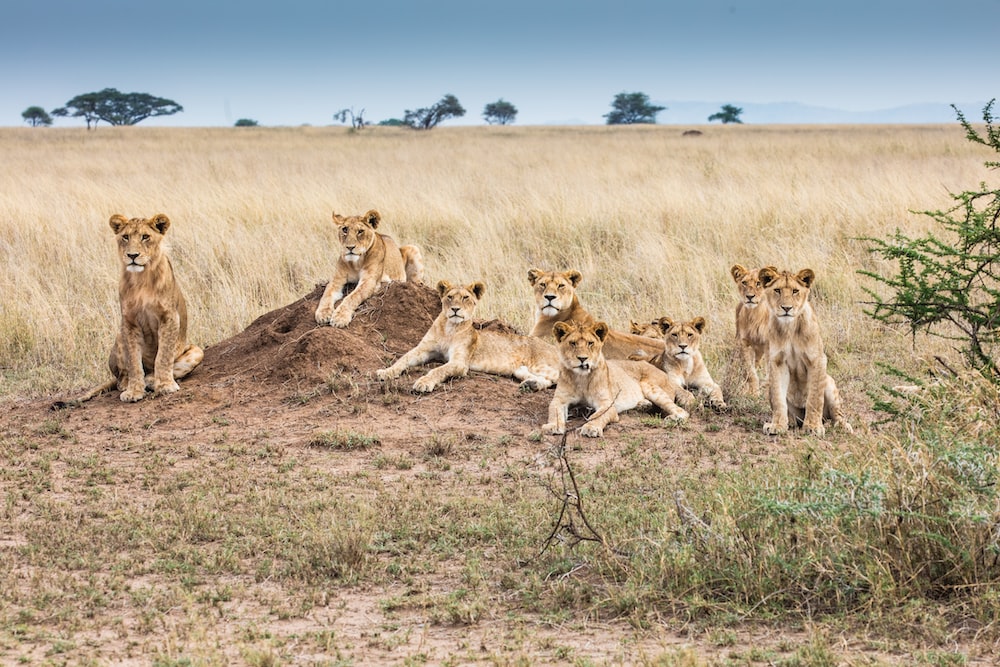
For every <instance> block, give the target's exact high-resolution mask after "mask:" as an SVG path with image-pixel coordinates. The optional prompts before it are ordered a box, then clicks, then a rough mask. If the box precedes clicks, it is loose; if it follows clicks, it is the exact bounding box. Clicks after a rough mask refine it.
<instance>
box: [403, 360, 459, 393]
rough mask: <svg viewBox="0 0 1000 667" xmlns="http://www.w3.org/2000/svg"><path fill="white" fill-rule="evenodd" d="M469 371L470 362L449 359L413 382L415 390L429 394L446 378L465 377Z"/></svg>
mask: <svg viewBox="0 0 1000 667" xmlns="http://www.w3.org/2000/svg"><path fill="white" fill-rule="evenodd" d="M468 372H469V366H468V364H465V363H463V362H461V361H449V362H448V363H446V364H443V365H441V366H438V367H437V368H435V369H434V370H432V371H430V372H429V373H427V374H425V375H423V376H422V377H419V378H417V380H416V382H414V383H413V391H416V392H420V393H422V394H428V393H430V392H432V391H434V388H435V387H437V386H438V385H439V384H441V383H442V382H444V381H445V380H447V379H449V378H453V377H465V375H467V374H468Z"/></svg>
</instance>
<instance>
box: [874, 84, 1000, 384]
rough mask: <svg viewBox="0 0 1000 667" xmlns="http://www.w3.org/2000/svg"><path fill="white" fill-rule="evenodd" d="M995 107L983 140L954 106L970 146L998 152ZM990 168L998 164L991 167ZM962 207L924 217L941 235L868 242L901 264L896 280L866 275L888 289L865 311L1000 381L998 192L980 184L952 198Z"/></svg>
mask: <svg viewBox="0 0 1000 667" xmlns="http://www.w3.org/2000/svg"><path fill="white" fill-rule="evenodd" d="M995 101H996V100H991V101H990V102H989V103H988V104H987V105H986V107H985V108H984V109H983V120H984V122H985V124H986V127H985V135H983V134H980V133H979V131H977V130H976V128H974V127H973V126H972V124H971V123H970V122H969V121H968V120H966V118H965V116H964V115H962V112H961V111H959V110H958V109H957V108H956V107H955V106H954V105H952V108H953V109H955V112H956V113H957V114H958V120H959V122H960V123H961V124H962V127H963V128H965V134H966V138H967V139H968V140H969V141H972V142H975V143H978V144H982V145H983V146H987V147H989V148H992V149H993V150H994V151H996V152H997V153H1000V128H998V127H997V126H996V125H994V118H993V113H992V109H993V104H994V102H995ZM985 164H986V166H987V167H989V168H994V169H995V168H997V167H1000V162H986V163H985ZM952 198H953V199H954V200H955V202H956V204H955V205H954V206H953V207H952V208H950V209H947V210H944V211H923V212H922V214H923V215H927V216H930V217H931V218H933V219H934V220H935V221H936V222H938V223H939V224H940V226H941V228H942V231H943V234H934V233H931V234H928V235H927V236H924V237H921V238H915V239H914V238H910V237H908V236H906V235H905V234H903V233H902V232H900V231H898V230H897V231H896V233H895V234H894V235H893V236H891V237H890V238H888V239H876V238H870V237H865V238H863V239H862V240H863V241H866V242H868V243H869V244H870V245H869V250H870V251H871V252H872V253H874V254H876V255H878V256H880V257H881V258H883V259H887V260H892V261H894V262H896V264H897V267H898V270H897V271H896V272H895V273H887V274H886V275H882V274H880V273H877V272H875V271H872V270H862V271H861V272H860V273H861V274H862V275H865V276H867V277H869V278H871V279H873V280H874V281H875V282H876V283H877V284H878V285H879V286H881V287H883V288H887V289H886V291H887V293H886V294H881V293H879V292H876V291H875V290H871V289H867V288H866V290H865V291H866V292H867V293H868V294H869V295H870V296H871V297H872V301H869V302H868V303H867V305H868V306H869V307H870V309H869V310H867V311H866V312H867V313H868V315H870V316H871V317H873V318H875V319H876V320H878V321H880V322H883V323H886V324H908V325H909V327H910V331H911V333H912V334H916V333H917V332H918V331H925V332H927V333H929V334H931V335H934V336H938V337H941V338H945V339H949V340H955V341H958V342H959V344H960V347H961V349H962V352H963V354H964V356H965V358H966V360H967V361H968V362H969V364H970V365H971V366H972V367H973V368H975V369H976V370H978V371H980V372H982V373H983V374H984V375H986V376H987V377H989V378H991V379H992V380H993V381H994V382H1000V373H998V370H1000V369H998V366H997V361H996V352H997V344H998V343H1000V229H998V228H997V220H998V218H1000V190H998V189H990V188H989V187H987V185H986V184H985V183H980V185H979V188H978V189H977V190H967V191H965V192H961V193H959V194H953V195H952Z"/></svg>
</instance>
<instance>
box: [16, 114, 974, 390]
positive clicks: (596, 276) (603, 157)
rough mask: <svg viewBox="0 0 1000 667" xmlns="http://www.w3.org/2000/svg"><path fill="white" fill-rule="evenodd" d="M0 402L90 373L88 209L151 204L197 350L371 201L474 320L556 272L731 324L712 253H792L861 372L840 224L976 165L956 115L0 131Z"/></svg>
mask: <svg viewBox="0 0 1000 667" xmlns="http://www.w3.org/2000/svg"><path fill="white" fill-rule="evenodd" d="M0 146H2V147H3V156H4V159H3V160H2V161H0V183H3V187H2V188H0V257H2V260H3V261H2V266H0V293H2V294H3V299H2V311H0V367H2V369H3V383H2V385H0V396H3V397H11V396H20V395H41V394H46V393H50V392H52V391H56V390H68V389H72V388H78V387H82V386H84V385H87V384H90V383H92V382H95V381H97V380H99V379H101V378H104V377H105V375H106V373H107V370H106V366H105V363H106V355H107V349H108V347H109V346H110V344H111V342H112V340H113V337H114V333H115V331H116V329H117V326H118V305H117V280H118V272H119V268H118V264H117V260H116V258H115V255H114V250H113V248H114V245H113V242H112V234H111V231H110V229H109V228H108V224H107V220H108V218H109V217H110V216H111V215H112V214H113V213H122V214H124V215H126V216H129V217H132V216H142V217H148V216H150V215H152V214H154V213H158V212H162V213H166V214H167V215H168V216H170V218H171V220H172V221H173V223H174V224H173V226H172V227H171V229H170V232H169V234H168V238H169V240H170V242H171V243H170V245H171V252H172V256H173V259H174V266H175V269H176V271H177V273H178V275H179V279H180V281H181V284H182V287H183V289H184V291H185V293H186V296H187V299H188V302H189V309H190V321H191V325H190V332H189V336H190V338H191V340H192V342H195V343H197V344H200V345H203V346H204V345H212V344H213V343H216V342H219V341H220V340H223V339H225V338H226V337H228V336H231V335H233V334H235V333H237V332H239V331H240V330H242V329H243V328H244V327H245V326H246V325H247V324H248V323H249V322H250V321H252V320H253V319H254V318H255V317H257V316H258V315H261V314H263V313H264V312H266V311H268V310H270V309H273V308H276V307H279V306H282V305H285V304H287V303H289V302H291V301H294V300H295V299H298V298H300V297H301V296H302V295H304V294H305V293H307V292H308V291H310V290H311V289H312V287H313V286H314V285H315V284H316V283H319V282H324V281H326V280H328V279H329V277H330V274H331V271H332V267H333V263H334V257H335V252H336V250H335V244H336V241H335V237H334V234H333V229H332V225H331V223H330V215H331V212H332V211H337V212H341V213H360V212H363V211H365V210H367V209H369V208H377V209H378V210H379V211H380V212H381V213H382V216H383V224H384V229H385V231H386V232H387V233H389V234H391V235H392V236H393V237H395V238H396V240H397V241H400V242H405V243H415V244H417V245H420V246H421V247H422V249H423V251H424V255H425V260H426V265H427V276H426V280H427V282H428V283H430V284H433V283H435V282H436V281H437V280H438V279H442V278H446V279H449V280H452V281H471V280H484V281H485V282H486V284H487V294H486V297H485V299H484V301H483V304H482V306H481V310H480V313H479V314H480V316H483V317H499V318H502V319H504V320H507V321H509V322H511V323H512V324H514V325H515V326H518V327H520V328H522V329H528V328H529V326H530V320H531V317H532V314H531V310H532V304H531V293H530V289H529V286H528V284H527V281H526V272H527V270H528V269H529V268H531V267H539V268H544V269H569V268H575V269H578V270H580V271H581V272H582V273H583V275H584V281H583V283H582V284H581V286H580V294H581V298H582V299H583V301H584V303H585V305H586V306H587V307H588V308H589V309H590V310H591V311H592V312H594V313H595V314H597V315H599V316H600V317H603V318H604V319H606V320H608V321H609V322H610V323H611V324H612V326H616V327H625V326H627V323H628V320H629V318H632V317H651V316H654V315H656V316H658V315H663V314H669V315H671V316H673V317H681V318H687V317H691V316H694V315H704V316H706V317H707V318H708V320H709V322H710V329H709V333H708V334H707V340H706V346H707V347H712V346H717V348H718V349H721V348H723V347H724V346H725V345H728V341H729V339H730V338H731V336H732V330H733V324H732V313H733V307H734V303H735V296H734V295H735V292H734V286H733V285H732V282H731V279H730V277H729V272H728V269H729V267H730V266H731V265H732V264H733V263H734V262H739V263H742V264H746V265H760V264H765V263H772V264H777V265H779V266H782V267H786V268H792V269H797V268H803V267H807V266H808V267H811V268H812V269H814V270H815V271H816V273H817V275H818V280H817V284H816V290H815V299H816V301H817V304H818V305H817V308H818V309H819V311H820V313H821V318H822V322H823V326H824V333H825V336H826V341H827V346H828V348H831V349H833V350H837V349H844V350H847V351H848V352H851V353H853V356H851V359H852V360H853V361H850V362H844V363H852V364H856V365H857V367H856V368H853V369H852V372H853V373H856V374H860V373H863V372H864V369H863V366H865V365H866V364H870V363H871V361H872V358H873V356H875V352H876V350H878V349H880V348H884V347H885V346H887V345H891V346H893V347H892V348H891V349H892V350H893V351H894V352H902V351H905V350H906V349H907V348H906V337H905V336H903V335H899V336H895V337H893V336H891V335H889V334H886V332H884V331H881V330H876V327H875V325H874V324H873V323H872V322H871V321H870V320H869V319H868V318H867V317H866V316H865V315H864V314H863V312H862V306H861V305H860V302H861V301H863V300H864V298H865V294H864V292H863V289H862V282H861V279H860V277H859V276H858V275H857V273H856V271H857V270H858V269H859V268H862V267H864V268H867V269H874V270H879V269H887V268H888V267H879V266H877V265H876V264H875V263H874V260H873V258H872V257H871V256H870V255H869V254H868V253H867V252H866V250H865V245H864V243H862V242H860V241H858V240H857V239H858V237H862V236H866V235H878V236H880V235H884V234H888V233H891V232H893V231H894V230H895V229H897V228H899V229H902V230H904V231H907V232H908V233H919V232H921V231H924V229H925V228H926V227H927V226H928V225H929V224H930V223H929V219H928V218H926V216H920V215H915V214H913V213H911V211H912V210H925V209H935V208H943V207H948V206H950V204H951V199H950V197H949V192H958V191H961V190H964V189H968V188H969V187H971V186H974V185H975V184H978V183H979V182H980V181H983V180H988V174H987V173H985V169H984V167H983V164H982V163H983V161H984V159H986V158H988V157H989V156H987V155H984V150H985V149H983V148H982V147H980V146H976V145H974V144H971V143H969V142H967V141H966V140H965V138H964V133H963V131H962V129H961V128H960V126H959V125H958V124H957V123H956V124H954V125H934V126H801V127H799V126H796V127H787V126H786V127H770V126H761V127H755V126H741V127H730V126H726V127H723V126H719V127H711V128H706V129H705V133H704V135H703V136H699V137H689V136H682V133H681V131H680V130H679V129H678V128H675V127H668V126H643V127H558V128H557V127H553V128H546V127H515V128H511V127H474V128H471V127H470V128H438V129H435V130H434V131H431V132H413V131H410V130H405V129H396V128H368V129H365V130H364V131H360V132H354V131H351V130H347V129H344V128H339V127H337V128H334V127H331V128H312V127H301V128H216V129H175V128H143V127H130V128H104V127H102V128H100V129H99V130H96V131H91V132H87V131H86V130H83V129H28V128H17V129H13V128H6V129H0Z"/></svg>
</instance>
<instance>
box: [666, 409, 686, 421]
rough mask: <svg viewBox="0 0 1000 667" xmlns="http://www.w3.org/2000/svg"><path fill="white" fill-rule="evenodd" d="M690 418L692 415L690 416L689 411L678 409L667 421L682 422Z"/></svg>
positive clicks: (668, 416)
mask: <svg viewBox="0 0 1000 667" xmlns="http://www.w3.org/2000/svg"><path fill="white" fill-rule="evenodd" d="M690 416H691V415H689V414H688V411H687V410H681V409H678V410H677V412H674V413H673V414H669V415H667V419H669V420H670V421H675V422H682V421H684V420H685V419H687V418H688V417H690Z"/></svg>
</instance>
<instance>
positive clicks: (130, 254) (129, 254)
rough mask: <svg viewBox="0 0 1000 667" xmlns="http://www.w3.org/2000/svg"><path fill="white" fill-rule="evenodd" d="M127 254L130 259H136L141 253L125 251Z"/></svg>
mask: <svg viewBox="0 0 1000 667" xmlns="http://www.w3.org/2000/svg"><path fill="white" fill-rule="evenodd" d="M125 255H126V256H127V257H128V258H129V259H135V258H136V257H138V256H139V253H137V252H127V253H125Z"/></svg>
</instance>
